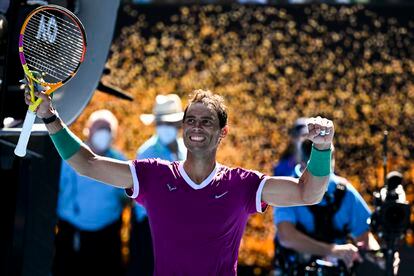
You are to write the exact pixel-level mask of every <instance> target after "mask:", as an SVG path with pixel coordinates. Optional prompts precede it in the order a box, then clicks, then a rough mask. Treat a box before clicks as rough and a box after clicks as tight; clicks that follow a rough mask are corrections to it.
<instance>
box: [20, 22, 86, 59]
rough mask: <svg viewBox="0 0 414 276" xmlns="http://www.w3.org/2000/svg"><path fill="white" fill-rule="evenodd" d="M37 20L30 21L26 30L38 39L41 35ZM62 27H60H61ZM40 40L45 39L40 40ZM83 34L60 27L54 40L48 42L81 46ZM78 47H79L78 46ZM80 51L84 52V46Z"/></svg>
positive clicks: (58, 44)
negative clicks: (72, 32) (71, 32)
mask: <svg viewBox="0 0 414 276" xmlns="http://www.w3.org/2000/svg"><path fill="white" fill-rule="evenodd" d="M36 23H37V22H29V24H27V26H26V30H25V34H26V32H27V33H28V34H29V35H31V36H33V37H35V38H36V39H39V38H38V35H39V30H38V26H39V25H38V24H36ZM59 28H60V27H59ZM40 41H44V40H40ZM44 42H45V44H47V43H48V42H46V41H44ZM83 43H84V42H83V36H82V34H81V33H79V34H70V33H67V32H66V29H61V28H60V29H59V33H58V34H57V35H56V37H55V38H54V41H53V42H49V43H48V44H50V45H57V46H62V45H65V46H67V44H71V45H76V46H78V47H79V46H80V45H83ZM77 49H78V48H77ZM78 51H79V52H82V48H80V49H78Z"/></svg>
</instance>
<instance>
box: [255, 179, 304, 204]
mask: <svg viewBox="0 0 414 276" xmlns="http://www.w3.org/2000/svg"><path fill="white" fill-rule="evenodd" d="M262 200H263V201H265V202H266V203H267V204H269V205H272V206H296V205H303V204H304V203H303V197H302V191H301V189H300V184H299V180H298V179H296V178H293V177H269V178H268V179H267V180H266V183H265V185H264V187H263V191H262Z"/></svg>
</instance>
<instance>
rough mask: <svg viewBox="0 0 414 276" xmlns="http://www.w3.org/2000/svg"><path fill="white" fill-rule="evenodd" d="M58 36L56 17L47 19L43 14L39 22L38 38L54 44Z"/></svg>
mask: <svg viewBox="0 0 414 276" xmlns="http://www.w3.org/2000/svg"><path fill="white" fill-rule="evenodd" d="M46 21H47V22H46ZM57 35H58V26H57V23H56V19H55V17H54V16H50V17H49V18H46V19H45V16H44V15H43V14H42V15H41V18H40V21H39V27H38V29H37V35H36V38H37V39H42V40H44V41H46V42H49V43H54V42H55V40H56V37H57Z"/></svg>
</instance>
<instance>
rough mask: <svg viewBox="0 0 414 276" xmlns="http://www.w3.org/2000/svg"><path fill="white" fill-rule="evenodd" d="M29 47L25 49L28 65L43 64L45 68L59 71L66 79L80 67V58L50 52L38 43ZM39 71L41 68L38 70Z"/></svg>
mask: <svg viewBox="0 0 414 276" xmlns="http://www.w3.org/2000/svg"><path fill="white" fill-rule="evenodd" d="M28 44H29V46H28V47H26V48H25V50H24V52H25V56H26V57H27V61H28V65H29V66H34V65H35V63H43V66H44V67H45V68H48V69H49V70H48V72H46V73H51V71H50V70H54V71H59V72H60V73H61V74H63V75H64V76H65V78H66V77H67V76H68V75H70V74H71V73H72V72H73V71H74V70H75V69H76V68H77V66H78V64H79V61H80V57H75V58H69V57H68V55H67V54H66V53H61V52H56V51H48V49H47V48H46V49H41V48H40V47H41V46H42V45H36V43H35V42H34V43H30V40H29V41H28ZM37 69H39V68H37Z"/></svg>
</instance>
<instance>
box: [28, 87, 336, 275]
mask: <svg viewBox="0 0 414 276" xmlns="http://www.w3.org/2000/svg"><path fill="white" fill-rule="evenodd" d="M37 95H38V96H39V97H41V98H42V99H43V100H44V101H43V103H42V104H41V105H40V106H39V108H38V110H37V115H38V116H39V117H40V118H43V119H44V121H45V124H46V127H47V129H48V131H49V134H50V137H51V139H52V140H53V142H54V144H55V147H56V149H57V150H58V152H59V154H60V155H61V157H62V158H63V159H65V160H67V162H68V163H69V164H70V165H71V166H72V167H73V168H74V169H75V170H76V171H77V172H78V173H80V174H82V175H84V176H88V177H91V178H94V179H97V180H99V181H102V182H105V183H108V184H109V185H113V186H116V187H119V188H124V189H126V192H127V194H128V195H129V196H131V197H132V198H135V199H136V200H137V201H138V202H139V203H141V204H142V205H143V206H144V207H145V208H146V209H147V211H148V218H149V222H150V226H151V232H152V237H153V247H154V257H155V271H154V275H236V274H237V257H238V250H239V245H240V241H241V238H242V234H243V231H244V228H245V226H246V222H247V219H248V217H249V215H250V214H252V213H255V212H259V213H260V212H263V211H264V209H265V208H266V206H267V205H273V206H293V205H309V204H316V203H318V202H319V201H320V200H321V199H322V197H323V194H324V192H325V190H326V188H327V184H328V179H329V174H330V170H331V166H330V162H331V143H332V138H333V135H334V125H333V123H332V121H330V120H327V119H324V118H321V117H317V118H312V119H311V120H310V123H309V124H308V130H309V131H308V132H309V134H308V136H307V139H309V140H311V141H312V142H313V148H312V153H311V157H310V160H309V163H308V166H307V168H306V170H305V171H304V173H303V174H302V176H301V177H300V178H299V179H294V178H289V177H270V176H266V175H264V174H261V173H259V172H256V171H251V170H246V169H243V168H229V167H227V166H225V165H222V164H219V163H217V161H216V152H217V148H218V146H219V144H220V142H221V140H222V139H224V138H225V137H226V135H227V133H228V131H229V127H228V125H227V111H226V107H225V105H224V102H223V99H222V97H221V96H219V95H216V94H213V93H211V92H210V91H204V90H196V91H194V96H193V98H192V99H191V101H190V103H189V105H188V106H187V108H186V109H185V112H184V118H183V138H184V143H185V145H186V147H187V149H188V153H187V157H186V159H185V161H183V162H167V161H163V160H160V159H143V160H132V161H119V160H115V159H111V158H107V157H102V156H99V155H96V154H95V153H93V152H92V151H91V149H90V148H89V147H88V146H87V145H85V144H84V143H82V142H81V140H80V139H79V138H78V137H76V136H75V135H74V134H73V133H72V132H71V131H70V130H69V129H68V128H67V127H66V126H65V124H64V123H63V122H62V120H60V119H59V117H58V114H57V112H56V110H55V109H54V108H53V106H52V103H51V99H50V97H49V96H47V95H46V94H45V93H44V92H39V93H37ZM26 102H27V104H30V101H27V100H26Z"/></svg>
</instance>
